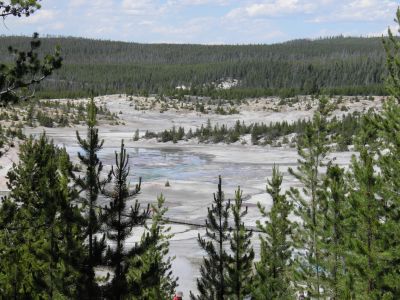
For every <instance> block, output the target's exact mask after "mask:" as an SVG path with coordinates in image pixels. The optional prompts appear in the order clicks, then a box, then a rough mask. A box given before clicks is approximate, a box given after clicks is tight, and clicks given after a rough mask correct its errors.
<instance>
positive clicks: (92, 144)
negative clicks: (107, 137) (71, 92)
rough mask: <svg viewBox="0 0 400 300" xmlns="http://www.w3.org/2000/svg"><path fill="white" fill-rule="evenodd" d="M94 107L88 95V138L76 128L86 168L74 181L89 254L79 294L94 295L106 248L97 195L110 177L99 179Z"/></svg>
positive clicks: (98, 145) (93, 296)
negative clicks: (96, 269)
mask: <svg viewBox="0 0 400 300" xmlns="http://www.w3.org/2000/svg"><path fill="white" fill-rule="evenodd" d="M96 115H97V107H96V105H95V103H94V100H93V99H91V101H90V103H89V104H88V106H87V121H86V123H87V126H88V128H87V138H86V139H82V138H81V136H80V135H79V132H78V131H77V132H76V137H77V139H78V143H79V145H80V146H81V149H82V152H83V153H80V152H78V157H79V159H80V161H81V163H82V165H83V166H85V168H86V173H85V177H84V178H79V179H78V180H77V181H76V182H77V184H78V186H79V187H80V188H81V189H82V191H84V192H85V196H84V197H83V198H82V201H83V203H84V209H85V210H86V221H87V226H86V232H85V235H86V238H87V241H88V249H87V251H88V254H87V259H86V261H85V272H84V273H85V275H86V278H85V279H84V281H85V283H84V285H83V286H82V287H80V289H81V295H80V297H81V298H88V299H95V298H97V297H98V295H99V288H98V286H97V284H96V282H95V273H94V267H95V266H97V265H99V264H101V263H102V255H103V253H104V251H105V249H106V245H105V235H103V238H102V239H100V240H98V239H97V235H98V233H100V230H101V222H100V218H101V215H100V214H101V211H99V210H98V209H97V207H98V204H97V198H98V195H99V193H100V190H101V188H102V187H103V186H104V185H105V184H106V183H107V182H108V181H109V180H107V179H106V180H101V179H100V175H101V172H102V170H103V165H102V163H101V161H100V159H99V158H98V156H97V153H98V152H99V151H100V150H101V149H102V147H103V143H104V141H103V140H101V141H100V139H99V134H98V131H99V130H98V129H97V128H96V123H97V121H96Z"/></svg>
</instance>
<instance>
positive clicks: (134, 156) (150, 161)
mask: <svg viewBox="0 0 400 300" xmlns="http://www.w3.org/2000/svg"><path fill="white" fill-rule="evenodd" d="M116 150H117V149H116V148H106V149H103V150H102V151H101V152H100V153H99V158H100V160H101V161H102V162H103V164H104V165H105V166H107V165H115V151H116ZM118 150H119V149H118ZM67 151H68V153H69V154H70V156H71V158H73V157H74V156H77V153H78V151H80V148H79V147H67ZM127 153H128V155H129V166H130V174H131V178H130V180H132V181H133V180H134V179H135V178H138V177H142V179H143V180H145V181H152V180H157V179H163V178H167V179H171V180H187V179H190V178H194V177H198V176H199V175H200V174H199V173H203V170H204V168H205V166H206V165H207V164H208V163H209V162H210V157H207V156H205V155H198V154H194V153H191V152H187V151H182V150H180V149H150V148H127Z"/></svg>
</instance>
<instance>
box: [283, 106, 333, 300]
mask: <svg viewBox="0 0 400 300" xmlns="http://www.w3.org/2000/svg"><path fill="white" fill-rule="evenodd" d="M330 110H331V107H330V105H329V103H328V100H327V99H326V98H321V99H320V101H319V107H318V110H317V111H316V112H315V113H314V116H313V119H312V122H311V123H310V124H308V125H307V126H306V129H305V133H304V135H303V136H301V138H300V142H299V144H298V154H299V156H300V159H299V160H298V164H299V165H298V167H297V171H294V170H293V169H289V172H290V174H292V175H293V176H294V177H295V178H296V179H298V180H299V181H300V182H301V183H302V184H303V188H302V190H301V192H300V190H298V189H295V188H291V190H290V194H291V197H292V198H293V200H294V203H295V214H296V215H297V216H299V217H300V218H301V222H300V224H298V225H299V226H298V227H297V232H296V234H295V235H294V239H295V242H296V248H298V249H301V251H300V252H299V256H298V257H297V259H296V264H297V268H296V270H297V272H296V273H297V276H296V277H297V279H298V280H296V282H298V283H300V285H301V286H306V290H307V294H308V296H309V297H314V298H316V299H320V298H321V296H322V295H321V291H322V290H323V286H322V280H321V276H322V274H321V273H322V269H321V259H322V257H321V249H320V247H319V245H320V239H321V236H320V228H321V195H320V194H321V190H322V181H323V176H322V172H321V168H322V167H324V166H325V165H326V162H325V161H326V156H327V153H328V150H329V149H328V146H327V144H328V138H327V132H328V122H327V117H328V115H329V112H330Z"/></svg>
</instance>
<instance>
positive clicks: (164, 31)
mask: <svg viewBox="0 0 400 300" xmlns="http://www.w3.org/2000/svg"><path fill="white" fill-rule="evenodd" d="M41 5H42V8H41V9H40V10H39V11H37V12H36V13H35V14H34V15H32V16H30V17H29V18H13V17H9V18H6V19H5V20H4V22H3V24H1V23H0V35H2V34H3V35H12V34H15V35H20V34H23V35H31V34H32V33H33V32H39V33H40V34H41V35H46V34H50V35H62V36H78V37H88V38H96V39H108V40H121V41H129V42H140V43H196V44H271V43H277V42H282V41H288V40H293V39H299V38H311V39H314V38H319V37H326V36H337V35H340V34H342V35H345V36H381V35H382V34H385V33H386V32H387V28H388V26H391V27H392V28H393V29H396V28H395V27H394V25H395V23H394V21H393V19H394V16H395V12H396V9H397V7H398V6H399V5H400V0H69V1H66V0H42V1H41Z"/></svg>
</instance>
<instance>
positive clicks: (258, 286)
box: [252, 166, 294, 300]
mask: <svg viewBox="0 0 400 300" xmlns="http://www.w3.org/2000/svg"><path fill="white" fill-rule="evenodd" d="M282 179H283V177H282V175H281V173H280V172H279V169H278V168H277V167H276V166H274V168H273V170H272V178H271V180H268V186H267V192H268V194H270V195H271V197H272V207H271V210H270V211H269V212H266V210H265V207H264V206H262V205H261V204H260V203H258V208H259V210H260V212H261V215H262V216H263V217H264V218H267V220H266V221H265V223H264V224H262V223H261V222H260V221H257V228H258V229H259V230H260V231H262V233H263V234H262V235H260V240H261V246H260V256H261V259H260V261H259V262H257V263H256V266H255V267H256V278H255V283H254V288H253V292H252V296H253V298H254V299H258V300H266V299H282V300H284V299H293V295H294V292H293V288H292V283H291V281H292V280H293V278H292V271H291V257H292V246H293V243H292V239H291V234H292V230H293V224H292V223H291V222H290V220H289V214H290V213H291V212H292V204H291V203H290V201H288V199H287V196H286V194H285V193H282V192H281V186H282Z"/></svg>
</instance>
